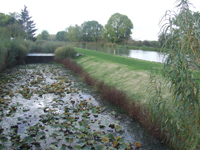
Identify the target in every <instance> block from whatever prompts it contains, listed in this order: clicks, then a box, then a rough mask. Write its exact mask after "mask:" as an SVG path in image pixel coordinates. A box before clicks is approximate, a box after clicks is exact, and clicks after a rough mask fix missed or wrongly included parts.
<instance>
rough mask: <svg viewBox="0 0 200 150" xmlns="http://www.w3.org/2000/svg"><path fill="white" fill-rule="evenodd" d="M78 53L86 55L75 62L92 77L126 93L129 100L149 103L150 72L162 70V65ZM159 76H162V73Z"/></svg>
mask: <svg viewBox="0 0 200 150" xmlns="http://www.w3.org/2000/svg"><path fill="white" fill-rule="evenodd" d="M76 51H77V52H78V53H82V54H84V55H83V56H81V57H78V58H76V59H75V61H76V62H77V63H78V64H79V65H81V66H82V67H83V69H84V70H85V71H87V72H88V73H89V74H90V75H91V76H92V77H94V78H96V79H98V80H99V81H104V82H105V83H107V84H108V85H110V86H114V87H116V88H117V89H119V90H122V91H124V92H125V93H126V94H127V98H129V99H132V100H133V101H140V102H141V103H147V102H148V100H149V93H148V92H147V87H148V84H149V77H150V72H151V70H152V68H153V67H156V68H158V69H161V68H162V64H161V63H155V62H149V61H143V60H138V59H132V58H127V57H123V56H117V55H111V54H107V53H101V52H96V51H92V50H86V49H80V48H76ZM158 74H160V75H161V73H160V72H158Z"/></svg>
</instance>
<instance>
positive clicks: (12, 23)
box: [0, 13, 25, 38]
mask: <svg viewBox="0 0 200 150" xmlns="http://www.w3.org/2000/svg"><path fill="white" fill-rule="evenodd" d="M15 14H16V13H11V14H10V15H5V14H3V13H0V28H2V29H3V30H4V31H5V32H6V33H7V35H8V36H10V37H12V38H15V37H25V32H24V30H23V28H22V26H21V25H20V24H19V21H18V20H17V18H16V17H15V16H14V15H15Z"/></svg>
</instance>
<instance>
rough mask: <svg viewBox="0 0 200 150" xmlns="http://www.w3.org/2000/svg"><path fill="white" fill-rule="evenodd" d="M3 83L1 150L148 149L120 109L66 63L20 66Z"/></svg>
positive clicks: (0, 78)
mask: <svg viewBox="0 0 200 150" xmlns="http://www.w3.org/2000/svg"><path fill="white" fill-rule="evenodd" d="M16 72H17V73H16ZM6 76H8V77H6ZM0 81H1V82H0V116H1V117H0V149H49V150H50V149H86V150H89V149H97V150H104V149H109V150H111V149H112V150H115V149H127V150H129V149H130V150H131V149H135V148H137V149H138V148H140V147H141V148H142V147H145V146H146V147H148V144H147V143H148V142H146V143H144V142H142V141H141V140H140V139H138V140H135V139H131V138H130V137H129V136H130V134H129V131H128V130H127V129H126V128H125V126H124V125H123V123H120V120H119V119H122V118H121V117H120V116H119V115H118V114H117V112H115V111H109V110H107V109H106V107H103V106H101V105H99V103H98V101H97V100H96V99H95V98H94V97H93V96H92V95H87V94H86V93H83V92H82V91H81V90H80V89H79V88H77V87H76V86H75V82H74V80H73V78H72V76H71V75H70V71H68V70H63V68H62V67H61V66H56V65H47V64H46V65H45V64H42V65H28V66H20V67H16V68H14V69H13V70H12V71H9V72H4V74H2V75H0ZM141 133H143V131H141ZM135 136H136V135H135ZM127 139H129V140H127ZM139 142H140V143H139ZM154 143H155V142H154ZM157 144H158V142H157ZM158 145H159V144H158ZM158 148H159V147H158Z"/></svg>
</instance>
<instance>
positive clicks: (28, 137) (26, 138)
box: [24, 136, 34, 144]
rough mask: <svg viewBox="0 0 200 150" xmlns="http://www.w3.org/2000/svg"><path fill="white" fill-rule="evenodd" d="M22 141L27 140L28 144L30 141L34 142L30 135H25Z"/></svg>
mask: <svg viewBox="0 0 200 150" xmlns="http://www.w3.org/2000/svg"><path fill="white" fill-rule="evenodd" d="M24 141H25V142H27V143H28V144H31V143H32V142H34V139H33V138H32V137H30V136H27V137H25V138H24Z"/></svg>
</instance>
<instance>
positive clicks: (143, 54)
mask: <svg viewBox="0 0 200 150" xmlns="http://www.w3.org/2000/svg"><path fill="white" fill-rule="evenodd" d="M129 57H131V58H137V59H142V60H147V61H154V62H160V63H162V62H163V61H164V59H165V58H166V57H165V55H164V54H163V53H159V52H154V51H143V50H130V54H129Z"/></svg>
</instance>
